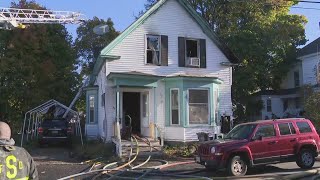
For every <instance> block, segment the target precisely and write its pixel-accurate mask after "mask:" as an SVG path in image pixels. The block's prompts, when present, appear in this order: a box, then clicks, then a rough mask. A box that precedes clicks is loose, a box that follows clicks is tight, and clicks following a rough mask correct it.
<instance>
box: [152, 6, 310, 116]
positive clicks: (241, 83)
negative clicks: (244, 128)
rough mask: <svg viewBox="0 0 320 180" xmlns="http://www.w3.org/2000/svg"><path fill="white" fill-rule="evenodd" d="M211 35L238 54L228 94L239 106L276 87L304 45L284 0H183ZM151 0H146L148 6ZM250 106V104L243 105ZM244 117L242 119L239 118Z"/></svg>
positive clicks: (297, 20)
mask: <svg viewBox="0 0 320 180" xmlns="http://www.w3.org/2000/svg"><path fill="white" fill-rule="evenodd" d="M188 1H189V3H190V4H191V6H192V7H193V8H194V9H195V10H196V11H197V12H198V13H199V14H200V15H201V16H202V17H203V18H204V19H206V20H207V22H208V23H209V25H210V26H211V28H212V29H213V30H214V31H215V32H216V34H217V36H218V37H219V38H220V39H221V40H222V41H223V42H225V43H226V45H227V46H228V47H230V48H231V50H232V51H233V52H234V53H235V55H236V56H238V57H239V59H240V60H241V63H240V64H239V66H236V67H235V68H234V73H233V74H234V77H233V88H232V91H233V93H232V98H233V103H234V104H235V106H236V107H241V106H242V107H241V108H240V109H247V108H245V106H246V105H247V104H246V102H248V101H247V99H248V98H250V96H251V94H252V93H254V92H257V91H259V90H266V89H279V87H280V84H281V81H282V79H283V78H284V77H285V75H286V74H287V72H288V71H289V69H290V68H291V67H292V66H294V65H295V63H296V62H297V60H296V52H297V47H298V46H299V45H303V44H305V42H306V40H305V31H304V24H305V23H306V22H307V21H306V19H305V17H303V16H299V15H293V14H289V10H290V7H291V6H292V5H294V4H296V3H297V2H295V1H288V0H259V1H256V0H247V1H229V0H188ZM155 2H157V0H148V2H147V4H146V8H150V7H151V6H152V5H153V4H154V3H155ZM249 109H251V108H249ZM241 114H246V113H239V114H238V115H239V118H241V119H244V118H246V117H243V116H240V115H241Z"/></svg>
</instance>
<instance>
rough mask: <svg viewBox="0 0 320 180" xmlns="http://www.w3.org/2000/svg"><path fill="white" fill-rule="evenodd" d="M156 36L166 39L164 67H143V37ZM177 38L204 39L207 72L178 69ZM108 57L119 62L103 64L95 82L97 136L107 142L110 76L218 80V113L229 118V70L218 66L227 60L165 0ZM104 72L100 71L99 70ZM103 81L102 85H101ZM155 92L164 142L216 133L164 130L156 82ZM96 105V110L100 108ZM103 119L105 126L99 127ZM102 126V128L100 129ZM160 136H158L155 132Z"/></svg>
mask: <svg viewBox="0 0 320 180" xmlns="http://www.w3.org/2000/svg"><path fill="white" fill-rule="evenodd" d="M146 34H158V35H167V36H168V66H152V65H145V35H146ZM178 37H190V38H199V39H200V38H201V39H206V46H207V47H206V54H207V68H205V69H203V68H201V69H200V68H186V67H178ZM109 54H110V55H116V56H121V58H120V59H119V60H115V61H112V62H107V63H106V66H105V69H106V71H105V72H104V73H103V74H101V72H103V71H101V72H100V73H99V76H98V78H97V80H96V85H98V86H99V98H101V94H102V93H103V92H106V112H105V111H104V109H103V108H99V127H100V128H99V132H100V134H101V135H104V136H105V137H106V140H108V141H110V140H111V136H113V123H114V121H115V117H116V92H115V88H113V87H112V86H113V84H112V81H109V80H106V79H105V77H106V76H107V75H108V74H109V73H110V72H131V71H137V72H142V73H148V74H153V75H162V76H174V75H188V76H207V77H218V78H220V79H221V80H222V81H223V84H222V85H220V87H219V92H220V101H219V105H220V112H221V114H225V115H232V103H231V84H232V79H231V77H232V68H230V67H226V66H222V65H220V63H221V62H228V59H227V58H226V57H225V56H224V54H223V53H222V52H221V51H220V49H219V48H218V47H217V46H216V45H215V44H214V43H213V42H212V41H211V39H210V38H208V37H207V36H206V35H205V34H204V33H203V31H202V30H201V28H200V27H199V26H198V24H197V23H196V22H195V21H194V20H193V19H192V17H191V16H190V15H189V14H188V13H187V11H186V10H185V9H184V8H183V7H182V6H181V5H180V4H179V3H178V2H177V1H176V0H168V1H167V2H166V3H165V4H164V5H163V6H162V7H161V8H160V9H159V10H158V11H156V12H155V13H154V14H152V15H151V16H150V17H149V18H148V19H147V20H146V21H145V22H144V23H143V24H142V25H140V26H139V27H138V28H137V29H136V30H134V31H133V32H132V33H131V34H129V35H128V36H127V37H126V38H125V39H124V40H123V41H122V42H121V43H120V44H118V45H117V46H116V47H115V48H114V49H113V50H112V51H111V52H110V53H109ZM103 69H104V68H103ZM103 81H104V83H102V82H103ZM155 91H156V103H155V104H156V107H155V109H156V114H157V118H156V119H157V122H156V125H157V126H158V127H159V128H160V129H161V130H162V131H165V139H166V140H179V141H185V139H186V138H187V139H189V140H190V139H191V140H194V139H195V138H197V137H196V133H197V132H199V131H204V130H208V131H209V130H210V131H211V132H213V131H214V132H215V131H218V130H219V127H216V129H215V130H212V129H211V128H212V127H211V128H209V127H205V128H197V127H195V128H182V127H179V128H178V127H165V87H164V83H163V82H161V81H159V82H158V87H157V88H156V89H155ZM100 104H101V103H100V102H99V106H100ZM153 105H154V102H153V90H151V91H150V107H152V108H153ZM152 108H151V109H152ZM154 113H155V112H154V111H152V112H151V114H150V120H151V122H152V121H153V120H154V118H153V117H154ZM105 119H106V123H103V122H104V120H105ZM104 125H106V126H107V127H106V128H101V127H102V126H104ZM159 133H160V132H159Z"/></svg>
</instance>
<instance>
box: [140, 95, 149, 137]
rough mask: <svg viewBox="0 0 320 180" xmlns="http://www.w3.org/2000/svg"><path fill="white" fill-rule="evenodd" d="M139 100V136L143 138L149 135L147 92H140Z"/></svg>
mask: <svg viewBox="0 0 320 180" xmlns="http://www.w3.org/2000/svg"><path fill="white" fill-rule="evenodd" d="M140 97H141V100H140V106H141V108H140V109H141V112H140V114H141V115H140V116H141V134H142V135H143V136H148V135H149V114H150V113H149V92H148V91H145V92H141V96H140Z"/></svg>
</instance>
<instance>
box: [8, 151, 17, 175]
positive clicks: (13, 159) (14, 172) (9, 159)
mask: <svg viewBox="0 0 320 180" xmlns="http://www.w3.org/2000/svg"><path fill="white" fill-rule="evenodd" d="M10 161H12V164H11V163H10ZM15 162H17V158H16V157H15V156H14V155H9V156H8V157H7V158H6V166H7V168H8V171H7V178H9V179H13V178H15V177H16V176H17V167H16V166H15V165H14V164H13V163H15ZM11 170H12V171H13V172H12V173H11Z"/></svg>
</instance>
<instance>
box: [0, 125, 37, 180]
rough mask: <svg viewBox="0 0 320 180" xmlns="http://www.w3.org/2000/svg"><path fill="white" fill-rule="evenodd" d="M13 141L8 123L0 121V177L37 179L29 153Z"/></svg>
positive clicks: (17, 179) (22, 179) (26, 179)
mask: <svg viewBox="0 0 320 180" xmlns="http://www.w3.org/2000/svg"><path fill="white" fill-rule="evenodd" d="M14 143H15V142H14V140H13V139H12V138H11V129H10V127H9V125H8V124H7V123H4V122H1V121H0V179H12V180H13V179H15V180H28V179H39V177H38V171H37V168H36V165H35V162H34V161H33V159H32V157H31V156H30V154H29V153H28V152H27V151H26V150H25V149H23V148H21V147H17V146H14Z"/></svg>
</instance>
